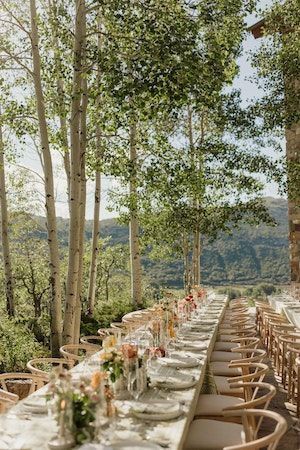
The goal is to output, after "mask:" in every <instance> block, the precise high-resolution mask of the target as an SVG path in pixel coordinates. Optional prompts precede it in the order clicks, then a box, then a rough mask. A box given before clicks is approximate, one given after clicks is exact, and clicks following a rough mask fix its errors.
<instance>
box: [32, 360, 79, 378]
mask: <svg viewBox="0 0 300 450" xmlns="http://www.w3.org/2000/svg"><path fill="white" fill-rule="evenodd" d="M72 366H73V364H72V363H71V361H67V360H66V359H65V358H34V359H31V360H30V361H28V363H27V369H29V370H30V372H31V373H33V374H36V375H43V376H46V377H48V376H49V374H50V372H51V371H52V370H53V368H54V367H59V368H61V369H62V368H63V367H65V368H66V369H70V368H71V367H72Z"/></svg>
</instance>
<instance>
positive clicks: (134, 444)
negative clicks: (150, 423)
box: [109, 440, 161, 450]
mask: <svg viewBox="0 0 300 450" xmlns="http://www.w3.org/2000/svg"><path fill="white" fill-rule="evenodd" d="M109 448H110V449H111V450H119V449H122V450H138V449H141V448H142V449H143V448H145V449H148V450H161V446H160V445H156V444H152V442H144V441H132V440H126V441H122V442H116V443H115V444H112V446H110V447H109Z"/></svg>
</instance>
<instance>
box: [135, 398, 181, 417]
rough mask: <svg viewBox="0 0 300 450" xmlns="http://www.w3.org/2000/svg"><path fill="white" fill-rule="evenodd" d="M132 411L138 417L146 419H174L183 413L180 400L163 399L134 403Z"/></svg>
mask: <svg viewBox="0 0 300 450" xmlns="http://www.w3.org/2000/svg"><path fill="white" fill-rule="evenodd" d="M131 412H132V414H133V415H134V416H135V417H137V418H138V419H144V420H172V419H176V418H177V417H179V416H181V414H182V410H181V408H180V404H179V403H178V402H172V401H163V400H153V401H149V402H145V403H144V402H136V403H134V404H133V406H132V408H131Z"/></svg>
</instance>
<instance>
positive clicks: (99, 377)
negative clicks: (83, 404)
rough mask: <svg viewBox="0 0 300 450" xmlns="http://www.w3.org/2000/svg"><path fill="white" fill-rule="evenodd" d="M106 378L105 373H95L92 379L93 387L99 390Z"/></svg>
mask: <svg viewBox="0 0 300 450" xmlns="http://www.w3.org/2000/svg"><path fill="white" fill-rule="evenodd" d="M105 378H106V373H105V372H99V371H98V372H94V373H93V375H92V378H91V387H92V388H93V389H97V388H98V387H99V386H100V383H101V381H102V380H104V379H105Z"/></svg>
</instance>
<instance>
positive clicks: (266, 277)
mask: <svg viewBox="0 0 300 450" xmlns="http://www.w3.org/2000/svg"><path fill="white" fill-rule="evenodd" d="M266 202H267V205H268V207H269V209H270V212H271V214H272V216H273V217H274V218H275V220H276V221H277V224H278V225H277V226H276V227H267V226H265V225H260V226H256V227H251V226H249V225H242V226H241V227H240V228H239V229H234V230H233V231H232V234H231V235H228V234H220V236H219V238H218V239H217V240H216V241H215V242H213V243H208V242H207V241H206V240H204V242H203V244H202V245H203V253H202V260H201V264H202V282H203V283H206V284H212V285H224V284H254V283H257V282H260V281H266V282H272V283H286V282H288V280H289V255H288V222H287V201H286V200H285V199H275V198H267V199H266ZM40 220H41V218H40ZM58 227H59V235H60V240H61V241H62V242H63V243H64V244H67V236H68V220H67V219H62V218H59V221H58ZM86 236H87V239H90V238H91V236H92V221H87V224H86ZM101 236H102V237H107V236H111V243H112V244H113V245H114V244H119V243H122V244H127V242H128V229H127V227H125V226H122V225H119V224H118V223H117V221H116V220H115V219H108V220H103V221H102V222H101ZM45 237H46V236H45ZM143 266H144V271H145V273H146V275H147V276H148V277H149V278H150V279H151V281H152V282H153V284H155V285H157V286H169V287H181V286H182V273H183V265H182V262H181V261H180V260H179V261H173V262H165V261H151V260H149V259H148V258H146V257H144V258H143Z"/></svg>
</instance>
